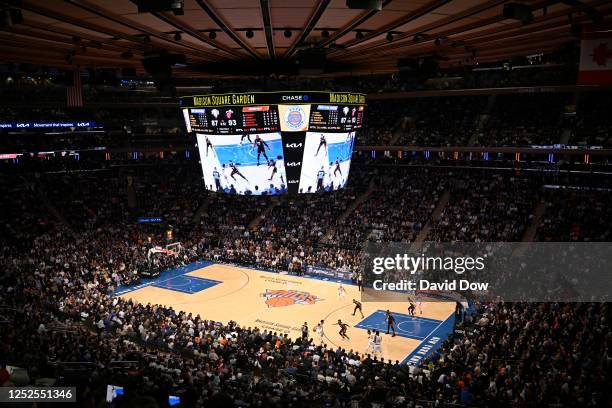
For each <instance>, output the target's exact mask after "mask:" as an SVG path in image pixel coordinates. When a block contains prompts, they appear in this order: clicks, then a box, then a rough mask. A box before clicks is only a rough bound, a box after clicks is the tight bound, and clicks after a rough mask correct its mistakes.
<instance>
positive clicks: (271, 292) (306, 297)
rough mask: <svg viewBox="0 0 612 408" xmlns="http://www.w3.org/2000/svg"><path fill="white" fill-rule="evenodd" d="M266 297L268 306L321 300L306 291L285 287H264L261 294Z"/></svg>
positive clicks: (311, 303) (309, 302) (302, 303)
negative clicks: (263, 291) (264, 290)
mask: <svg viewBox="0 0 612 408" xmlns="http://www.w3.org/2000/svg"><path fill="white" fill-rule="evenodd" d="M261 296H262V297H264V298H265V299H266V305H268V307H284V306H291V305H313V304H315V303H316V302H318V301H320V300H322V299H321V298H320V297H318V296H315V295H311V294H310V293H308V292H300V291H297V290H285V289H266V292H265V293H262V294H261Z"/></svg>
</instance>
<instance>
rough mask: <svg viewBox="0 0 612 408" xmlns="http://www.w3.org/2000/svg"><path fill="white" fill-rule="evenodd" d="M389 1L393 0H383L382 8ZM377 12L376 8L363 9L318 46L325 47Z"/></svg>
mask: <svg viewBox="0 0 612 408" xmlns="http://www.w3.org/2000/svg"><path fill="white" fill-rule="evenodd" d="M391 1H393V0H385V1H383V3H382V9H383V10H384V9H385V7H386V6H387V5H388V4H389V3H391ZM378 13H379V11H378V10H369V11H365V12H363V13H361V14H359V15H358V16H357V17H355V18H353V19H352V20H351V21H349V22H348V23H347V24H345V25H344V26H342V27H341V28H339V29H338V30H336V31H335V32H334V33H333V34H332V35H330V36H329V38H328V39H327V40H325V41H323V42H322V43H321V44H319V46H320V47H325V46H327V45H329V44H331V43H332V42H334V41H337V40H338V38H341V37H344V36H345V35H346V34H348V33H350V32H351V31H353V29H355V28H357V27H359V26H360V25H361V24H363V23H365V22H366V21H368V20H369V19H370V18H372V17H373V16H375V15H376V14H378Z"/></svg>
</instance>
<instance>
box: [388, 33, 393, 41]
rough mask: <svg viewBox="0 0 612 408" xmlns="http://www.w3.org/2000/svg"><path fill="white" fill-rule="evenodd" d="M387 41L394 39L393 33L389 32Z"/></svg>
mask: <svg viewBox="0 0 612 408" xmlns="http://www.w3.org/2000/svg"><path fill="white" fill-rule="evenodd" d="M387 41H393V34H392V33H387Z"/></svg>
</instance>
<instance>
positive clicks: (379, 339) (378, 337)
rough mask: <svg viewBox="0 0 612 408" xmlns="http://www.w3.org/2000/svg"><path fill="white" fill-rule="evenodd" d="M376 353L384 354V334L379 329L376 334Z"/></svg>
mask: <svg viewBox="0 0 612 408" xmlns="http://www.w3.org/2000/svg"><path fill="white" fill-rule="evenodd" d="M373 341H374V355H376V354H380V355H381V356H382V336H381V335H380V332H379V331H376V334H374V339H373Z"/></svg>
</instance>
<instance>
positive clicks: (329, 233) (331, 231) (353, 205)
mask: <svg viewBox="0 0 612 408" xmlns="http://www.w3.org/2000/svg"><path fill="white" fill-rule="evenodd" d="M375 190H376V183H375V182H374V178H372V180H370V184H369V186H368V189H367V190H366V191H365V192H363V193H362V194H361V195H359V196H358V197H357V198H355V201H353V202H352V203H351V205H349V206H348V207H347V209H346V210H345V211H344V212H343V213H342V214H340V216H339V217H338V219H337V220H336V222H335V223H334V224H333V225H331V226H330V227H329V228H328V229H327V232H325V235H323V237H322V238H321V239H320V240H319V242H320V243H322V244H328V243H329V240H330V239H331V237H333V236H334V233H335V232H336V226H337V225H340V224H342V223H343V222H344V221H345V220H346V219H347V218H348V217H349V216H350V215H351V214H352V213H353V211H355V210H356V209H357V207H359V206H360V205H361V204H362V203H364V202H365V201H366V200H367V199H368V198H370V196H371V195H372V193H374V191H375Z"/></svg>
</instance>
